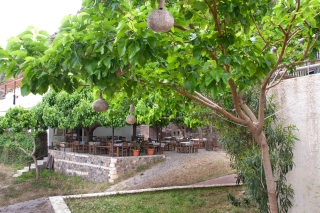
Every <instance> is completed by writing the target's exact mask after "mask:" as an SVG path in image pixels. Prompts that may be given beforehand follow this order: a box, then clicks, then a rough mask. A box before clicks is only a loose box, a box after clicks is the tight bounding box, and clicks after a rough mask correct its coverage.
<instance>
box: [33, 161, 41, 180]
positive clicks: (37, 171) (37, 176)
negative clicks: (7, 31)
mask: <svg viewBox="0 0 320 213" xmlns="http://www.w3.org/2000/svg"><path fill="white" fill-rule="evenodd" d="M31 157H32V159H33V161H34V165H35V168H36V180H37V181H39V180H40V173H39V167H38V162H37V158H36V156H34V155H31Z"/></svg>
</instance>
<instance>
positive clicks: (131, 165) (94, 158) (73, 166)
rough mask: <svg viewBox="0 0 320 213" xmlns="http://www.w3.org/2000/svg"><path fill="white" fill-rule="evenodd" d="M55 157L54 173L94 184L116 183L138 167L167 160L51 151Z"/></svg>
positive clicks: (152, 157) (153, 156)
mask: <svg viewBox="0 0 320 213" xmlns="http://www.w3.org/2000/svg"><path fill="white" fill-rule="evenodd" d="M49 153H50V154H51V155H52V156H54V171H55V172H60V173H62V174H65V175H69V176H72V175H76V176H80V177H81V178H83V179H85V180H89V181H92V182H106V181H109V182H114V181H115V180H116V179H118V178H119V176H123V175H125V174H127V173H130V172H135V171H136V169H137V167H138V166H143V165H150V164H153V163H155V162H157V161H161V160H163V159H164V158H165V156H164V155H152V156H139V157H133V156H130V157H107V156H99V155H89V154H80V153H74V152H63V151H58V150H49Z"/></svg>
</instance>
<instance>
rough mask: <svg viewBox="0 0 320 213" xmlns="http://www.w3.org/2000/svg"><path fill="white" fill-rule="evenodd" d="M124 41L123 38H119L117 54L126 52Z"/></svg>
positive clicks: (120, 54) (121, 54)
mask: <svg viewBox="0 0 320 213" xmlns="http://www.w3.org/2000/svg"><path fill="white" fill-rule="evenodd" d="M126 43H127V42H126V41H125V40H123V39H122V40H121V41H119V44H118V53H119V56H120V57H121V56H123V55H124V54H125V53H126V50H127V46H126Z"/></svg>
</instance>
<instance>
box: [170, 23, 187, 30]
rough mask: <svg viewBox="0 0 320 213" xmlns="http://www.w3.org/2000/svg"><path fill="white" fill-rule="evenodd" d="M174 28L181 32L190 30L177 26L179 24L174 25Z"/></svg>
mask: <svg viewBox="0 0 320 213" xmlns="http://www.w3.org/2000/svg"><path fill="white" fill-rule="evenodd" d="M173 26H174V28H177V29H180V30H183V31H187V30H188V29H187V28H184V27H182V26H180V25H177V24H174V25H173Z"/></svg>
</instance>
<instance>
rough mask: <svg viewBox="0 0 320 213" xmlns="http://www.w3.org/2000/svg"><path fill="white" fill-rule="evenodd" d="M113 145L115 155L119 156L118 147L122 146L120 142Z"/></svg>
mask: <svg viewBox="0 0 320 213" xmlns="http://www.w3.org/2000/svg"><path fill="white" fill-rule="evenodd" d="M128 145H129V144H128ZM113 146H114V147H116V148H117V151H116V154H117V157H119V156H120V147H121V146H122V143H117V144H113Z"/></svg>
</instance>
